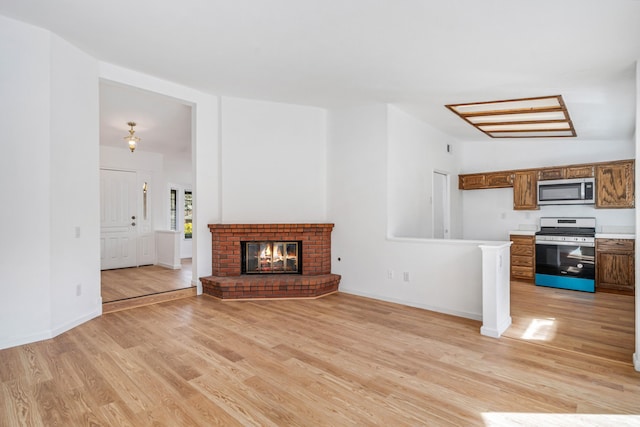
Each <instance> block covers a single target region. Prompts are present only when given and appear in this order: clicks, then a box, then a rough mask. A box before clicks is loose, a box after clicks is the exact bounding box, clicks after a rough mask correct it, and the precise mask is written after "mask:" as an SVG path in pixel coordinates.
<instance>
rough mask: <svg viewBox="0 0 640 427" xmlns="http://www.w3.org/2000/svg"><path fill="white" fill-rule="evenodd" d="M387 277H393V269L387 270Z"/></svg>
mask: <svg viewBox="0 0 640 427" xmlns="http://www.w3.org/2000/svg"><path fill="white" fill-rule="evenodd" d="M387 279H393V270H387Z"/></svg>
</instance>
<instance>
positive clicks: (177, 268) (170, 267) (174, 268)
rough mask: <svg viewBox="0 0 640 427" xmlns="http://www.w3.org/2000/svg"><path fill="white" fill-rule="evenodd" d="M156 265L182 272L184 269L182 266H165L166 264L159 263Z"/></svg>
mask: <svg viewBox="0 0 640 427" xmlns="http://www.w3.org/2000/svg"><path fill="white" fill-rule="evenodd" d="M156 265H159V266H160V267H164V268H169V269H171V270H180V269H181V268H182V265H181V264H165V263H164V262H158V263H156Z"/></svg>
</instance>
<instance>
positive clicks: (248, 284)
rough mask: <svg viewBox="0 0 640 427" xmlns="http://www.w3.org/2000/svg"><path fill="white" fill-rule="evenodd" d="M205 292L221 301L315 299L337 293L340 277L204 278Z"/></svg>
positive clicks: (202, 278) (324, 275)
mask: <svg viewBox="0 0 640 427" xmlns="http://www.w3.org/2000/svg"><path fill="white" fill-rule="evenodd" d="M200 281H201V282H202V292H203V293H205V294H207V295H211V296H214V297H217V298H221V299H257V298H316V297H319V296H323V295H327V294H330V293H333V292H336V291H337V290H338V284H339V283H340V275H338V274H322V275H318V276H301V275H289V276H287V275H273V276H266V275H256V276H247V275H244V276H234V277H220V276H208V277H201V278H200Z"/></svg>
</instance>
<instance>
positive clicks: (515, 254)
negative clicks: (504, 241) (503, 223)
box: [509, 234, 536, 282]
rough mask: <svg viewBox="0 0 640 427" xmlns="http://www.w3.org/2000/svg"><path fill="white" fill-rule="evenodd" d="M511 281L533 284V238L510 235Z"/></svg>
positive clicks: (534, 247) (534, 256)
mask: <svg viewBox="0 0 640 427" xmlns="http://www.w3.org/2000/svg"><path fill="white" fill-rule="evenodd" d="M509 238H510V240H511V241H512V242H513V244H512V245H511V255H510V257H511V280H524V281H531V282H533V279H534V277H535V276H534V273H535V266H536V262H535V258H536V238H535V236H523V235H520V234H511V235H510V236H509Z"/></svg>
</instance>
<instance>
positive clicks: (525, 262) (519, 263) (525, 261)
mask: <svg viewBox="0 0 640 427" xmlns="http://www.w3.org/2000/svg"><path fill="white" fill-rule="evenodd" d="M511 265H512V266H514V267H533V257H532V256H518V255H513V256H512V257H511Z"/></svg>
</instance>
